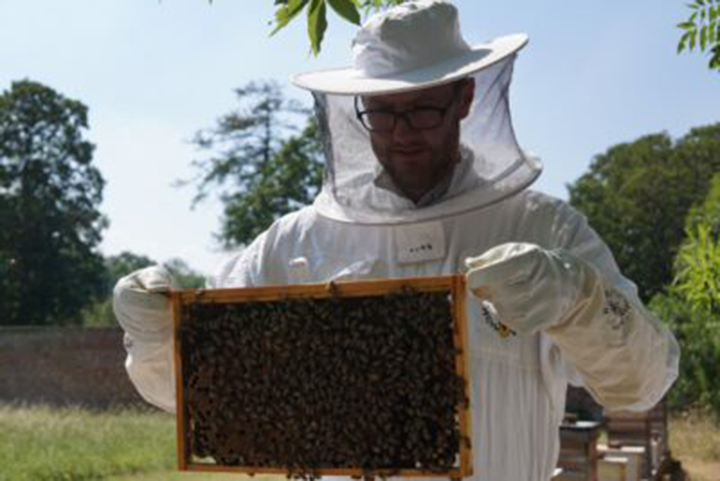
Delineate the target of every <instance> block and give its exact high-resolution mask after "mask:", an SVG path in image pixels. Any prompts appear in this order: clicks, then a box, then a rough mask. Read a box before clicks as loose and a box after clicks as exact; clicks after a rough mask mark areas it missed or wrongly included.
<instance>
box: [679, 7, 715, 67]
mask: <svg viewBox="0 0 720 481" xmlns="http://www.w3.org/2000/svg"><path fill="white" fill-rule="evenodd" d="M687 7H688V8H689V9H690V16H689V17H688V19H687V20H685V21H684V22H681V23H679V24H678V28H679V29H681V30H683V31H684V33H683V34H682V36H681V37H680V40H679V41H678V46H677V51H678V53H681V52H682V51H684V50H687V51H688V52H692V51H693V50H694V49H695V46H696V45H697V46H698V50H699V51H700V52H701V53H702V52H705V51H706V50H707V52H708V53H709V54H710V60H709V61H708V68H709V69H710V70H717V71H718V72H720V21H719V20H720V0H692V1H691V2H690V3H688V4H687Z"/></svg>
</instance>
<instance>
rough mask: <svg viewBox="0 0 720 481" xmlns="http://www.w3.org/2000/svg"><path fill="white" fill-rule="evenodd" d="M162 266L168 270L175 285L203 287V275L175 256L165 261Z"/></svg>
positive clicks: (191, 287) (194, 287)
mask: <svg viewBox="0 0 720 481" xmlns="http://www.w3.org/2000/svg"><path fill="white" fill-rule="evenodd" d="M163 266H164V267H165V268H166V269H167V270H168V271H170V274H171V275H172V276H173V279H174V280H175V285H176V287H178V288H180V289H200V288H203V287H205V276H204V275H202V274H200V273H199V272H197V271H195V270H194V269H193V268H191V267H190V266H189V265H188V263H187V262H185V261H184V260H182V259H179V258H177V257H176V258H174V259H170V260H169V261H166V262H165V263H164V264H163Z"/></svg>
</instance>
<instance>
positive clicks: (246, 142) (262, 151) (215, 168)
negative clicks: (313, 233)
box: [184, 82, 322, 247]
mask: <svg viewBox="0 0 720 481" xmlns="http://www.w3.org/2000/svg"><path fill="white" fill-rule="evenodd" d="M236 92H237V95H238V101H239V103H240V107H239V108H238V109H237V110H234V111H232V112H230V113H228V114H226V115H224V116H222V117H221V118H220V119H218V122H217V125H216V127H215V128H214V129H211V130H206V131H201V132H199V133H198V134H197V136H196V138H195V143H196V145H198V146H199V147H200V148H201V149H202V150H205V151H208V152H210V153H211V157H210V158H208V159H205V160H202V161H196V162H194V165H195V166H196V168H198V169H199V171H200V175H199V176H198V178H197V179H195V182H196V183H197V189H198V193H197V195H196V197H195V202H198V201H200V200H202V199H203V198H204V197H205V196H207V194H208V189H209V188H210V187H213V188H217V189H218V191H219V193H220V198H221V200H222V202H223V204H224V205H225V208H224V214H223V218H222V228H221V232H220V234H219V236H218V237H219V238H220V240H221V241H222V242H223V243H224V244H225V245H226V246H228V247H230V246H234V245H240V244H244V243H247V242H249V241H251V240H252V239H253V238H255V237H256V236H257V235H258V234H260V233H261V232H262V231H263V230H265V229H267V227H268V226H269V225H270V224H271V223H272V221H273V220H275V219H277V218H278V217H280V216H281V215H283V214H286V213H288V212H290V211H292V210H295V209H297V208H298V207H299V206H301V205H305V204H307V203H309V202H310V201H311V200H312V199H313V198H314V197H315V194H316V193H317V191H318V189H319V187H320V183H321V179H322V160H321V153H322V146H321V144H320V140H319V138H318V132H317V124H316V123H315V120H314V119H313V118H311V117H310V113H309V112H308V110H307V109H305V108H303V107H301V106H300V105H299V104H297V103H296V102H293V101H290V100H287V99H285V98H284V97H283V95H282V92H281V90H280V88H279V87H278V85H277V84H275V83H271V82H261V83H255V82H253V83H250V84H248V85H247V86H245V87H243V88H241V89H238V90H237V91H236ZM298 118H299V119H300V120H304V121H305V122H306V126H305V128H304V129H303V130H302V131H301V132H300V133H297V128H296V127H295V124H294V123H293V122H292V120H295V121H297V119H298ZM184 183H187V182H184Z"/></svg>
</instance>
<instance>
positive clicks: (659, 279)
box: [568, 124, 720, 301]
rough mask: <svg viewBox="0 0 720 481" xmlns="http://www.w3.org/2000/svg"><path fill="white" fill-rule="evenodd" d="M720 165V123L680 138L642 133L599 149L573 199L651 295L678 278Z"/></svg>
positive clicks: (642, 291)
mask: <svg viewBox="0 0 720 481" xmlns="http://www.w3.org/2000/svg"><path fill="white" fill-rule="evenodd" d="M718 171H720V124H715V125H710V126H707V127H700V128H695V129H692V130H691V131H690V132H689V133H688V134H687V135H685V136H684V137H682V138H681V139H679V140H678V141H676V142H673V141H672V140H671V139H670V138H669V136H668V135H667V134H656V135H648V136H645V137H642V138H640V139H638V140H636V141H634V142H632V143H628V144H620V145H616V146H613V147H611V148H610V149H608V150H607V152H605V153H604V154H601V155H598V156H596V157H595V159H594V160H593V162H592V164H591V165H590V171H589V172H588V173H586V174H584V175H582V176H581V177H580V178H579V179H578V180H577V181H575V182H574V183H573V184H571V185H569V186H568V190H569V193H570V203H571V204H572V205H573V206H575V207H576V208H578V209H579V210H580V211H581V212H583V213H584V214H585V215H586V216H587V217H588V219H589V221H590V224H591V225H592V226H593V227H594V228H595V229H596V230H597V231H598V232H599V233H600V235H601V236H602V237H603V239H605V241H606V242H607V243H608V245H609V246H610V248H611V250H612V251H613V254H614V255H615V258H616V259H617V261H618V264H619V265H620V268H621V269H622V271H623V272H624V273H625V274H626V275H627V276H628V277H629V278H631V279H633V280H634V281H635V282H636V283H637V284H638V287H639V289H640V294H641V296H642V298H643V299H644V300H645V301H647V300H649V299H650V298H651V297H652V296H653V295H655V294H656V293H658V292H661V291H663V289H664V286H666V285H668V284H670V282H671V281H672V263H671V262H669V259H673V258H675V256H676V254H677V252H678V248H679V246H680V244H681V242H682V241H683V239H684V238H685V230H684V227H685V226H684V222H685V217H686V215H687V213H688V211H689V209H690V208H691V207H692V206H693V205H694V204H696V203H698V202H700V201H702V199H703V198H704V197H705V195H706V193H707V192H708V189H709V186H710V178H711V177H712V175H713V174H714V173H715V172H718Z"/></svg>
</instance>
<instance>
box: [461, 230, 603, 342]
mask: <svg viewBox="0 0 720 481" xmlns="http://www.w3.org/2000/svg"><path fill="white" fill-rule="evenodd" d="M465 262H466V266H467V267H468V269H469V270H468V272H467V275H466V278H467V284H468V287H469V288H470V289H471V291H472V292H473V293H474V294H475V295H476V296H478V297H479V298H481V299H483V300H485V301H488V302H490V303H491V304H492V305H493V306H494V307H495V310H496V311H497V313H498V315H499V317H500V322H502V323H503V324H504V325H506V326H507V327H509V328H510V329H512V330H513V331H515V332H517V333H524V334H529V333H534V332H536V331H538V330H541V329H546V328H548V327H551V326H553V325H557V324H558V323H561V322H562V321H563V320H564V319H565V318H567V317H568V316H569V315H570V313H571V311H572V310H573V308H574V307H575V304H576V302H577V300H578V294H579V292H580V290H581V289H582V287H583V282H584V280H585V276H586V273H587V272H586V271H587V270H588V269H589V267H587V266H586V265H585V264H584V263H581V262H580V261H578V260H577V259H576V258H574V257H573V256H571V255H570V254H567V253H564V252H559V251H548V250H545V249H543V248H541V247H538V246H536V245H534V244H527V243H507V244H503V245H500V246H497V247H494V248H492V249H490V250H488V251H487V252H485V253H484V254H483V255H481V256H479V257H472V258H468V259H467V260H466V261H465Z"/></svg>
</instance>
